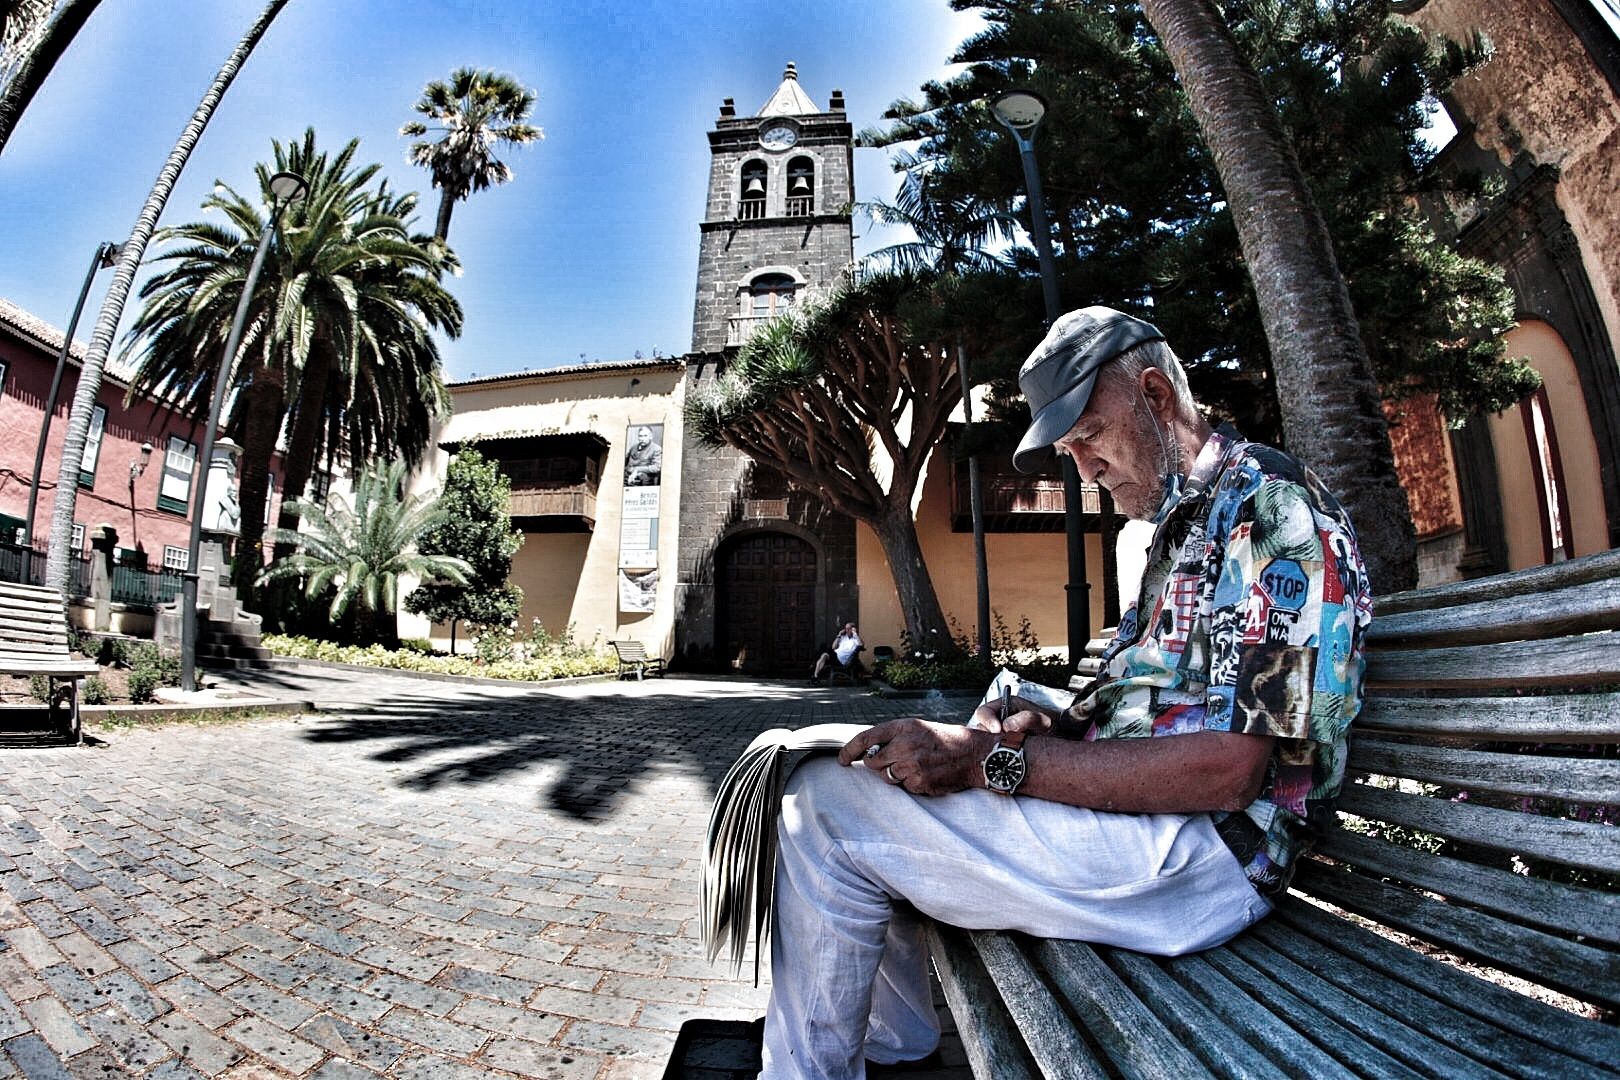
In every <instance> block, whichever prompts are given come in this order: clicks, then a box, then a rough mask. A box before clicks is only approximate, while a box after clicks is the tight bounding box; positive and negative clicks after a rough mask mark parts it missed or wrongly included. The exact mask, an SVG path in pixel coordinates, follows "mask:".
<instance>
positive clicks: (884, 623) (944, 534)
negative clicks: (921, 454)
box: [855, 462, 1103, 652]
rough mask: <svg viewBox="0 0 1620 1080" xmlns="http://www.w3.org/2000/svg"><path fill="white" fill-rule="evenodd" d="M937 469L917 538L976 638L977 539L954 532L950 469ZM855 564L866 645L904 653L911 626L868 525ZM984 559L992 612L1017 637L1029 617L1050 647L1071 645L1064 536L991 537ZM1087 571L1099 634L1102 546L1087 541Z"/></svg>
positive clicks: (945, 596)
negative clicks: (906, 631) (907, 624)
mask: <svg viewBox="0 0 1620 1080" xmlns="http://www.w3.org/2000/svg"><path fill="white" fill-rule="evenodd" d="M938 464H939V467H937V468H936V467H934V463H930V467H929V470H928V473H927V474H926V475H925V477H924V481H923V486H922V498H921V501H920V502H919V504H918V507H917V532H918V535H919V536H920V538H921V542H922V548H923V558H924V559H926V560H927V562H928V572H929V575H930V576H931V577H932V578H933V581H934V588H935V590H936V591H937V592H938V594H939V602H940V606H941V607H942V608H944V610H945V616H946V618H947V619H952V618H954V619H955V620H956V624H957V628H958V629H959V630H960V631H962V632H963V633H965V634H966V635H967V636H968V637H969V639H970V640H971V639H972V638H973V637H974V636H975V635H976V633H977V629H976V628H977V625H978V595H977V577H976V572H975V568H974V559H973V533H972V532H960V533H958V532H952V531H951V518H950V512H951V495H950V474H949V466H948V463H945V462H939V463H938ZM855 550H856V565H857V572H858V574H859V576H860V585H861V613H860V626H861V636H862V638H864V639H865V641H866V643H867V646H868V647H871V646H876V645H892V646H894V648H895V650H896V652H899V651H900V645H901V637H900V631H901V630H902V629H903V628H904V627H905V620H904V618H903V617H902V616H901V613H900V600H899V597H898V596H897V595H896V593H895V589H894V578H893V575H891V574H890V573H889V564H888V561H887V560H886V559H885V558H884V557H883V546H882V545H881V544H880V543H878V539H877V536H876V534H875V533H873V532H872V530H871V529H869V528H867V527H866V526H864V525H859V526H857V529H856V549H855ZM985 561H986V563H987V564H988V568H989V577H990V608H991V611H992V612H995V613H998V614H1000V615H1001V617H1002V618H1003V620H1004V621H1005V622H1006V624H1007V627H1008V629H1009V630H1011V631H1014V632H1016V630H1017V628H1018V622H1019V619H1020V618H1021V617H1023V616H1025V615H1027V616H1028V617H1029V620H1030V627H1031V629H1032V630H1033V631H1034V632H1035V636H1036V638H1037V639H1038V640H1039V641H1040V644H1041V647H1042V648H1043V649H1063V648H1066V647H1067V645H1068V640H1067V638H1068V631H1067V622H1068V620H1067V616H1066V601H1065V598H1064V589H1063V585H1064V581H1065V579H1066V578H1067V574H1068V555H1067V548H1066V545H1065V539H1064V535H1063V534H1062V533H994V532H993V533H989V534H988V535H986V537H985ZM1086 570H1087V576H1088V577H1089V579H1090V581H1091V583H1092V587H1091V626H1092V632H1093V633H1095V632H1096V631H1097V630H1100V629H1101V628H1102V614H1103V604H1102V580H1103V577H1102V543H1101V539H1100V538H1099V537H1097V536H1091V535H1088V536H1087V537H1086Z"/></svg>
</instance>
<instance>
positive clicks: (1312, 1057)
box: [1160, 950, 1356, 1080]
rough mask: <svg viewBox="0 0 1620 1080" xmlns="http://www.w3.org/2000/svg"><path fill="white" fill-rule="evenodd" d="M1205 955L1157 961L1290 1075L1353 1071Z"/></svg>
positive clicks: (1335, 1076) (1315, 1077)
mask: <svg viewBox="0 0 1620 1080" xmlns="http://www.w3.org/2000/svg"><path fill="white" fill-rule="evenodd" d="M1212 951H1219V950H1212ZM1208 956H1209V953H1195V954H1193V955H1191V956H1179V957H1175V958H1173V959H1169V960H1163V961H1160V963H1161V964H1162V965H1163V967H1164V970H1166V971H1168V972H1170V973H1171V974H1173V975H1174V976H1175V977H1176V981H1177V982H1178V983H1180V984H1181V987H1182V989H1184V990H1187V991H1189V992H1190V993H1191V994H1192V995H1193V996H1194V997H1196V998H1197V999H1199V1000H1200V1001H1202V1002H1203V1003H1204V1004H1205V1005H1206V1006H1208V1007H1209V1008H1210V1009H1211V1010H1212V1011H1214V1012H1215V1013H1216V1014H1217V1015H1218V1016H1220V1018H1221V1020H1222V1021H1223V1022H1224V1023H1225V1025H1226V1026H1227V1027H1228V1028H1230V1029H1231V1030H1232V1031H1234V1032H1236V1033H1237V1034H1239V1035H1240V1036H1242V1037H1243V1038H1245V1039H1247V1040H1248V1041H1249V1042H1252V1043H1254V1044H1256V1045H1257V1046H1264V1047H1266V1049H1267V1051H1268V1052H1269V1054H1270V1056H1271V1057H1272V1059H1273V1060H1276V1061H1283V1062H1286V1063H1287V1064H1288V1071H1289V1072H1290V1073H1292V1074H1293V1075H1296V1076H1309V1077H1311V1078H1312V1080H1322V1078H1333V1080H1339V1078H1350V1077H1354V1076H1355V1075H1356V1074H1355V1073H1353V1072H1351V1071H1350V1070H1349V1069H1347V1068H1346V1067H1345V1066H1344V1065H1343V1064H1341V1063H1340V1062H1339V1061H1338V1059H1337V1058H1334V1057H1333V1056H1332V1055H1330V1054H1328V1053H1327V1051H1325V1050H1323V1049H1322V1048H1321V1047H1320V1046H1318V1045H1317V1044H1316V1043H1315V1042H1314V1041H1313V1040H1312V1039H1309V1038H1306V1037H1305V1036H1304V1035H1302V1034H1300V1032H1299V1031H1297V1030H1296V1029H1295V1028H1294V1027H1293V1025H1291V1024H1289V1023H1287V1022H1285V1021H1284V1019H1283V1018H1282V1016H1281V1015H1279V1014H1277V1013H1275V1012H1273V1011H1272V1010H1271V1009H1268V1008H1265V1007H1264V1006H1262V1005H1261V1004H1260V1003H1259V1002H1257V1001H1255V1000H1254V999H1253V998H1251V997H1250V996H1249V995H1248V994H1246V993H1244V992H1243V990H1242V988H1240V987H1239V986H1238V985H1237V984H1236V983H1234V982H1233V981H1232V980H1230V979H1228V978H1227V977H1226V976H1225V975H1224V974H1222V973H1221V972H1220V971H1219V970H1217V969H1216V968H1215V967H1214V966H1212V965H1211V964H1210V963H1209V961H1208V960H1207V959H1206V957H1208Z"/></svg>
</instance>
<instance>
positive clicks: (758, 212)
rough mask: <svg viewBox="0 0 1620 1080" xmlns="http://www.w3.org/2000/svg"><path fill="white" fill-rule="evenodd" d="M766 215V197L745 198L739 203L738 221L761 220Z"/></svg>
mask: <svg viewBox="0 0 1620 1080" xmlns="http://www.w3.org/2000/svg"><path fill="white" fill-rule="evenodd" d="M764 217H765V200H764V199H744V200H743V201H742V202H740V203H738V204H737V220H738V221H759V220H761V219H762V218H764Z"/></svg>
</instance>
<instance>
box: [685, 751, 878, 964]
mask: <svg viewBox="0 0 1620 1080" xmlns="http://www.w3.org/2000/svg"><path fill="white" fill-rule="evenodd" d="M869 726H870V725H867V724H815V725H813V726H811V727H805V728H799V729H798V730H797V731H792V730H789V729H788V728H773V729H772V730H770V731H766V732H761V733H760V735H759V736H758V737H756V738H755V739H754V741H753V742H751V743H749V744H748V749H746V750H744V751H743V752H742V756H741V757H739V758H738V759H737V763H736V764H735V765H733V766H732V767H731V769H730V771H728V772H727V773H726V775H725V779H723V780H721V781H720V788H719V790H718V791H716V792H715V794H714V810H713V811H712V812H711V813H710V814H709V834H708V837H707V839H706V841H705V843H704V848H703V947H704V949H705V951H706V953H707V955H708V958H709V961H710V962H711V963H713V961H714V958H715V957H717V956H719V955H720V951H721V950H722V949H725V948H726V947H727V946H728V945H729V946H730V956H731V968H732V970H733V971H741V970H742V963H743V952H744V951H745V950H746V949H747V947H748V934H749V931H750V930H752V931H753V934H754V942H755V946H754V985H755V986H758V985H759V961H760V955H761V954H762V953H764V951H765V945H766V942H768V941H769V940H770V933H771V894H772V892H773V890H774V889H775V887H776V818H777V815H778V814H779V813H780V812H781V809H782V791H783V789H784V788H786V787H787V781H788V776H789V775H791V774H792V772H793V770H794V768H795V767H796V766H797V765H798V764H799V762H801V761H803V760H804V759H805V758H806V757H807V756H809V755H810V754H812V753H818V752H819V753H831V752H833V751H835V750H837V749H838V748H839V747H841V746H843V745H844V744H845V743H847V742H849V740H851V739H853V738H854V737H855V736H856V735H858V734H860V733H861V732H863V731H865V730H866V729H867V727H869Z"/></svg>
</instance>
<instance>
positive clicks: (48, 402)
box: [23, 242, 118, 584]
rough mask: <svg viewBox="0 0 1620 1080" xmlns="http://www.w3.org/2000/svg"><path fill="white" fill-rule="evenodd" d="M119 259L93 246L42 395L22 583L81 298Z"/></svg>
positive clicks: (29, 573)
mask: <svg viewBox="0 0 1620 1080" xmlns="http://www.w3.org/2000/svg"><path fill="white" fill-rule="evenodd" d="M117 261H118V245H117V244H111V243H105V242H103V243H101V244H98V245H96V254H95V257H94V258H92V259H91V260H90V269H88V270H86V271H85V272H84V284H83V285H82V286H80V287H79V300H78V302H77V303H76V304H74V305H73V315H72V316H71V317H70V318H69V319H68V324H67V330H66V331H65V332H64V333H63V334H62V349H61V351H60V352H58V353H57V354H56V374H54V375H52V376H51V392H50V394H49V395H47V396H46V398H45V419H44V421H43V422H42V423H41V424H40V428H39V444H38V445H37V446H36V447H35V448H34V472H33V475H32V477H31V478H30V479H29V481H28V513H27V514H26V515H25V517H24V524H23V544H24V546H26V548H27V549H28V552H29V560H28V563H29V565H27V566H25V567H23V583H24V584H27V583H28V582H30V581H32V580H33V573H34V567H33V550H34V503H35V502H36V501H37V500H38V498H39V475H40V472H41V471H42V470H43V469H44V467H45V444H46V442H48V441H49V439H50V435H51V418H52V417H53V416H54V415H55V413H56V397H57V394H58V393H60V392H61V389H62V372H63V370H64V369H66V367H67V358H68V352H69V351H70V350H71V349H72V348H73V332H74V331H75V330H77V329H78V328H79V316H80V315H82V314H83V313H84V301H85V298H86V297H87V296H89V295H90V283H91V282H92V281H94V280H95V278H96V271H98V270H105V269H106V268H107V267H109V266H111V265H112V264H113V263H115V262H117Z"/></svg>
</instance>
